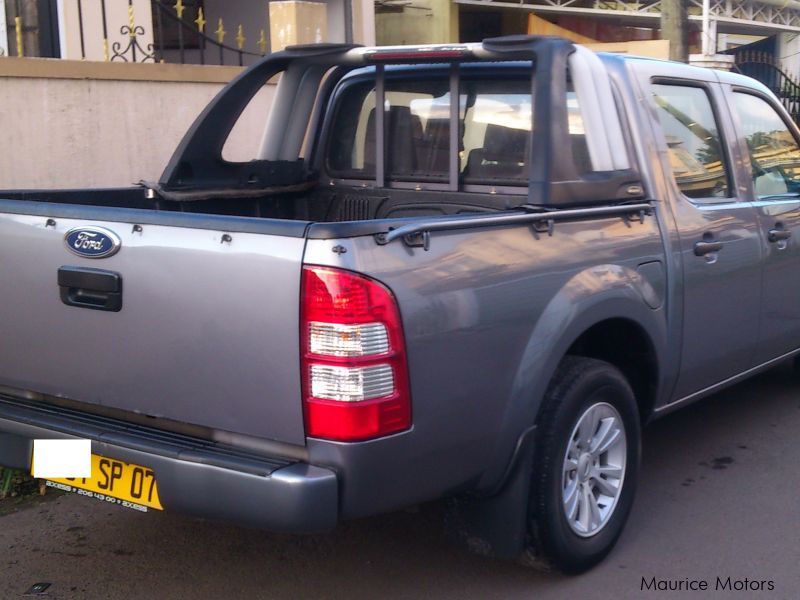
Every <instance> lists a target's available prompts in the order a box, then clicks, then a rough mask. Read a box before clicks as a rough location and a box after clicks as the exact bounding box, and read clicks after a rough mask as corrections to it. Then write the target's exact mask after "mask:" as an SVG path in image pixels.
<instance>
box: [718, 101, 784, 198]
mask: <svg viewBox="0 0 800 600" xmlns="http://www.w3.org/2000/svg"><path fill="white" fill-rule="evenodd" d="M734 110H736V112H737V113H738V115H739V123H740V126H741V128H742V131H743V133H744V138H745V141H746V142H747V150H748V152H749V154H750V167H751V169H752V177H753V189H754V191H755V195H756V197H757V198H759V199H760V200H764V199H768V198H783V197H786V196H797V195H800V147H798V145H797V140H795V138H794V136H793V135H792V132H791V131H790V130H789V128H788V127H787V126H786V122H785V121H784V120H783V119H782V118H781V116H780V114H778V112H777V111H776V110H775V109H774V108H773V106H772V105H771V104H770V103H769V102H767V101H766V100H764V99H763V98H759V97H758V96H754V95H752V94H745V93H741V92H737V93H735V94H734Z"/></svg>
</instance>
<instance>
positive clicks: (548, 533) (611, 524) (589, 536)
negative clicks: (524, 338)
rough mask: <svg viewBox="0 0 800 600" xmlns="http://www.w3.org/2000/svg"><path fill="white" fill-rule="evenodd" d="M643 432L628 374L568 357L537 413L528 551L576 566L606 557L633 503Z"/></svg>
mask: <svg viewBox="0 0 800 600" xmlns="http://www.w3.org/2000/svg"><path fill="white" fill-rule="evenodd" d="M640 435H641V427H640V424H639V412H638V407H637V404H636V399H635V397H634V395H633V392H632V390H631V387H630V385H629V384H628V382H627V380H626V379H625V377H624V375H623V374H622V373H621V372H620V371H619V370H618V369H617V368H616V367H614V366H613V365H611V364H609V363H606V362H603V361H600V360H596V359H591V358H583V357H577V356H568V357H566V358H565V359H564V361H562V363H561V365H559V368H558V369H557V371H556V374H555V375H554V377H553V380H552V382H551V383H550V386H549V387H548V390H547V393H546V395H545V398H544V402H543V405H542V410H541V412H540V416H539V420H538V441H537V445H536V455H535V466H534V469H533V473H532V480H531V492H530V503H529V509H528V513H529V519H528V523H529V525H528V529H529V531H528V532H529V538H530V540H531V544H530V548H529V554H530V555H534V556H537V557H540V558H542V557H543V558H545V559H547V560H549V561H551V562H552V563H554V564H555V566H556V567H558V568H560V569H561V570H563V571H565V572H570V573H577V572H581V571H585V570H587V569H589V568H591V567H592V566H594V565H596V564H597V563H598V562H600V561H601V560H602V559H603V558H605V556H606V555H607V554H608V553H609V552H610V551H611V549H612V548H613V546H614V544H615V543H616V541H617V539H618V538H619V536H620V534H621V533H622V529H623V527H624V526H625V522H626V521H627V518H628V514H629V513H630V509H631V506H632V505H633V497H634V494H635V490H636V483H637V479H638V474H639V473H638V472H639V456H640Z"/></svg>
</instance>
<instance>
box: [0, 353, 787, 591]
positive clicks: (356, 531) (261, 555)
mask: <svg viewBox="0 0 800 600" xmlns="http://www.w3.org/2000/svg"><path fill="white" fill-rule="evenodd" d="M440 512H441V507H440V506H438V505H436V504H433V505H428V506H425V507H422V509H421V510H420V511H418V512H403V513H397V514H392V515H386V516H382V517H376V518H371V519H366V520H363V521H359V522H355V523H349V524H346V525H344V526H342V527H341V528H340V529H338V530H337V531H336V532H335V533H333V534H330V535H324V536H315V537H302V538H301V537H290V536H278V535H267V534H264V533H261V532H256V531H249V530H243V529H237V528H234V527H228V526H224V525H218V524H211V523H204V522H198V521H194V520H191V519H186V518H182V517H179V516H174V515H167V514H157V513H150V514H147V515H141V514H138V513H135V512H133V511H128V510H125V509H121V508H117V507H105V506H101V505H100V504H99V503H98V502H95V501H90V500H88V499H84V498H81V497H77V496H71V495H70V496H63V497H61V498H58V499H56V500H54V501H53V502H48V503H45V504H44V505H42V506H37V507H33V508H30V509H28V510H25V511H23V512H20V513H17V514H12V515H8V516H5V517H0V598H15V597H19V596H21V595H22V594H23V593H24V592H25V591H26V589H27V588H28V587H29V586H30V585H31V584H33V583H35V582H42V581H43V582H50V583H51V584H52V585H51V587H50V588H49V590H48V593H49V594H50V597H55V598H103V599H105V598H120V599H122V598H126V599H127V598H154V597H155V598H184V597H185V598H193V599H194V598H198V599H200V598H348V599H355V598H421V597H429V598H444V599H462V598H640V597H648V596H652V597H663V596H670V595H671V594H668V593H666V592H657V591H650V592H647V591H645V592H642V591H641V583H642V577H645V578H647V579H648V580H649V579H650V578H652V577H656V578H658V579H667V578H668V579H681V580H682V579H684V578H690V579H691V578H694V579H704V580H707V581H708V582H709V586H710V588H712V589H713V588H714V586H715V584H716V578H717V577H721V578H722V580H723V581H724V580H726V579H727V578H728V577H730V578H731V584H732V585H733V584H734V582H735V581H737V580H738V581H741V580H743V579H745V578H748V579H749V580H771V581H772V582H773V585H774V590H772V591H769V590H768V589H766V588H767V585H766V584H765V585H764V588H765V589H764V591H762V592H753V591H738V592H737V591H728V592H718V593H717V594H715V595H717V596H719V597H738V598H761V597H763V598H799V597H800V518H799V517H800V379H797V378H795V377H794V375H793V373H792V372H791V370H789V369H788V368H781V369H778V370H775V371H772V372H770V373H768V374H765V375H762V376H760V377H758V378H757V379H755V380H752V381H750V382H747V383H744V384H741V385H739V386H737V387H735V388H732V389H730V390H728V391H726V392H723V393H721V394H719V395H717V396H715V397H714V398H712V399H709V400H707V401H705V402H701V403H699V404H697V405H695V406H693V407H690V408H688V409H685V410H683V411H681V412H679V413H676V414H674V415H672V416H669V417H667V418H665V419H663V420H661V421H659V422H657V423H656V424H654V425H653V426H651V427H650V428H648V430H647V431H646V434H645V440H644V468H643V481H642V484H641V487H640V492H639V496H638V498H637V502H636V506H635V508H634V512H633V515H632V517H631V521H630V523H629V525H628V528H627V530H626V532H625V534H624V535H623V537H622V539H621V541H620V543H619V545H618V546H617V548H616V550H615V551H614V552H613V553H612V555H611V556H610V557H609V559H608V560H607V561H606V562H605V563H604V564H602V565H601V566H600V567H598V568H596V569H595V570H593V571H592V572H590V573H588V574H586V575H584V576H581V577H574V578H567V577H563V576H561V575H558V574H547V573H540V572H535V571H530V570H526V569H523V568H521V567H517V566H516V565H514V564H507V563H504V562H499V561H492V560H485V559H482V558H479V557H476V556H472V555H470V554H467V553H465V552H462V551H461V550H460V549H458V548H454V547H451V546H450V545H448V544H447V542H445V541H444V539H443V538H442V533H441V527H440V524H439V517H440ZM679 595H680V596H684V597H685V596H697V597H700V596H702V597H705V596H706V594H702V593H688V594H687V593H681V594H679Z"/></svg>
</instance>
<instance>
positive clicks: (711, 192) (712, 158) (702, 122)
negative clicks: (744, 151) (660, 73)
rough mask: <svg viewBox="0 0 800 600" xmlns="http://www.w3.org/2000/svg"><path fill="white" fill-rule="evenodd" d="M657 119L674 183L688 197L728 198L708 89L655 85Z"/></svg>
mask: <svg viewBox="0 0 800 600" xmlns="http://www.w3.org/2000/svg"><path fill="white" fill-rule="evenodd" d="M652 88H653V97H654V100H655V104H656V107H657V113H658V119H659V121H660V123H661V128H662V130H663V131H664V137H665V138H666V144H667V149H668V152H669V163H670V167H671V168H672V174H673V176H674V177H675V182H676V183H677V184H678V187H679V188H680V190H681V192H683V194H684V195H686V196H688V197H689V198H728V197H730V184H729V175H728V169H727V165H726V161H725V156H724V152H723V145H722V140H721V136H720V133H719V127H718V126H717V121H716V119H715V117H714V111H713V109H712V106H711V99H710V98H709V96H708V93H707V92H706V90H704V89H703V88H700V87H690V86H684V85H672V84H653V86H652Z"/></svg>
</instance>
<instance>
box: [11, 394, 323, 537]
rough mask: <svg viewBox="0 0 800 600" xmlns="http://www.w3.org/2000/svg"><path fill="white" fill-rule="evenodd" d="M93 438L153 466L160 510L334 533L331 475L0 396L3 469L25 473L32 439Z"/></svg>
mask: <svg viewBox="0 0 800 600" xmlns="http://www.w3.org/2000/svg"><path fill="white" fill-rule="evenodd" d="M55 438H66V439H69V438H83V439H90V440H92V452H93V453H95V454H99V455H101V456H107V457H109V458H116V459H118V460H121V461H125V462H129V463H135V464H138V465H142V466H146V467H150V468H151V469H152V470H153V472H154V473H155V477H156V481H157V482H158V492H159V497H160V499H161V503H162V505H163V506H164V508H165V510H168V511H174V512H180V513H184V514H188V515H193V516H197V517H203V518H209V519H220V520H224V521H230V522H234V523H239V524H242V525H247V526H252V527H259V528H263V529H267V530H270V531H278V532H285V533H313V532H319V531H326V530H330V529H332V528H333V527H334V526H335V525H336V523H337V520H338V485H337V479H336V474H335V473H334V472H333V471H331V470H329V469H325V468H322V467H317V466H313V465H309V464H306V463H302V462H295V461H292V460H289V459H282V458H272V457H270V458H266V457H262V456H259V455H254V454H252V453H248V452H242V451H239V450H237V449H235V448H231V447H229V446H224V445H221V444H217V443H214V442H210V441H207V440H201V439H199V438H192V437H189V436H184V435H178V434H172V433H167V432H164V431H161V430H156V429H151V428H147V427H141V426H132V425H130V424H126V423H124V422H122V421H117V420H114V419H109V418H106V417H96V416H93V415H86V414H85V413H79V412H76V411H72V410H69V409H63V408H60V407H58V408H56V407H51V406H48V405H41V404H39V403H34V402H28V401H24V400H17V399H14V398H9V397H6V396H0V465H4V466H8V467H12V468H17V469H23V470H26V471H28V470H30V465H31V455H32V450H33V440H34V439H55Z"/></svg>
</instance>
